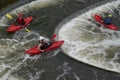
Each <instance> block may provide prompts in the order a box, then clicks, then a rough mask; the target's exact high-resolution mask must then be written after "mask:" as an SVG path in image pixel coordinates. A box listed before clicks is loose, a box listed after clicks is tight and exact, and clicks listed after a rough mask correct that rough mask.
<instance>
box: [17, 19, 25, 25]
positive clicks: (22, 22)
mask: <svg viewBox="0 0 120 80" xmlns="http://www.w3.org/2000/svg"><path fill="white" fill-rule="evenodd" d="M17 22H18V24H19V25H24V24H25V22H24V19H23V18H22V17H19V18H18V19H17Z"/></svg>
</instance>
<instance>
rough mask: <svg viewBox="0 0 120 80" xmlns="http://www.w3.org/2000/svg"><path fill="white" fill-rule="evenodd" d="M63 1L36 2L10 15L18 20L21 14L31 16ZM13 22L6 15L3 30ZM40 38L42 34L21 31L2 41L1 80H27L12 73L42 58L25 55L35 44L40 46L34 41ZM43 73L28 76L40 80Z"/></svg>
mask: <svg viewBox="0 0 120 80" xmlns="http://www.w3.org/2000/svg"><path fill="white" fill-rule="evenodd" d="M61 1H64V0H36V1H33V2H31V3H28V4H25V5H23V6H21V7H16V9H14V10H11V12H9V14H11V16H12V17H13V18H17V15H18V14H19V13H22V14H30V13H31V12H34V11H36V10H39V9H42V8H45V7H49V6H52V5H56V4H57V3H59V2H61ZM13 20H14V19H9V18H7V17H6V16H5V15H4V16H3V17H1V18H0V26H2V28H4V27H8V25H9V24H8V23H11V22H12V21H13ZM10 21H11V22H10ZM2 35H4V34H2ZM39 37H40V34H39V33H37V32H35V31H31V32H29V33H27V32H25V33H24V31H22V30H21V31H18V32H16V33H15V34H14V35H13V39H0V80H8V79H10V80H25V79H23V78H21V77H19V76H16V75H12V73H14V72H15V71H16V70H17V69H19V68H20V67H22V66H23V65H24V66H25V65H27V64H26V61H27V60H29V61H33V60H34V61H37V60H38V59H41V58H42V57H41V55H39V56H38V55H37V56H29V55H25V53H24V51H25V50H26V49H28V48H31V47H33V45H35V44H38V43H34V41H35V42H36V40H38V38H39ZM28 43H29V44H28ZM57 53H58V51H56V52H54V54H52V55H47V57H46V58H49V57H53V56H54V55H56V54H57ZM43 72H45V70H41V71H35V73H36V74H35V76H33V75H31V73H29V74H27V75H29V79H30V80H33V79H35V80H36V79H39V77H40V75H41V74H42V73H43Z"/></svg>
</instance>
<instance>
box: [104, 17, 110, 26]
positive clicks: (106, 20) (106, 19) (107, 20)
mask: <svg viewBox="0 0 120 80" xmlns="http://www.w3.org/2000/svg"><path fill="white" fill-rule="evenodd" d="M104 23H105V24H107V25H109V24H111V23H112V19H111V18H105V19H104Z"/></svg>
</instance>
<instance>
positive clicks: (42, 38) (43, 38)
mask: <svg viewBox="0 0 120 80" xmlns="http://www.w3.org/2000/svg"><path fill="white" fill-rule="evenodd" d="M39 40H45V41H49V39H47V38H45V37H42V36H40V37H39Z"/></svg>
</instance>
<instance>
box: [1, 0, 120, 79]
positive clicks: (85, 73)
mask: <svg viewBox="0 0 120 80" xmlns="http://www.w3.org/2000/svg"><path fill="white" fill-rule="evenodd" d="M83 1H85V0H83ZM99 1H100V0H86V1H85V3H83V2H80V1H77V0H65V1H63V2H62V1H61V2H59V3H58V4H57V5H52V6H49V7H45V8H41V9H39V10H38V9H36V10H34V11H33V10H29V14H25V15H24V16H28V15H33V17H34V21H33V22H32V23H31V25H30V26H29V27H28V28H29V29H30V30H31V31H36V32H37V33H39V34H40V35H43V36H46V37H48V38H50V37H51V36H52V34H53V33H54V30H55V28H56V26H57V25H58V24H59V23H60V22H61V21H62V20H64V19H65V18H66V17H68V16H69V15H71V14H73V13H75V12H77V11H79V10H83V9H84V8H86V7H88V6H90V5H94V4H95V3H97V2H99ZM102 1H103V0H102ZM3 33H5V34H3ZM2 34H3V37H5V38H6V37H8V38H10V39H11V38H13V36H14V34H12V35H8V34H7V33H6V32H5V31H2ZM23 50H24V49H22V50H21V51H20V52H17V51H16V52H15V53H17V54H20V55H19V56H23V55H24V51H23ZM18 51H19V50H18ZM17 56H18V55H17ZM25 57H26V56H25ZM19 58H20V59H18V58H17V59H18V61H17V60H16V63H18V62H19V60H22V59H24V58H23V57H19ZM34 58H36V59H34ZM26 59H27V58H26ZM13 60H14V59H13ZM11 63H12V62H11ZM6 74H7V72H6ZM11 74H12V75H14V76H15V77H17V78H18V80H119V79H120V75H119V74H118V73H114V72H109V71H106V70H102V69H99V68H96V67H93V66H90V65H87V64H84V63H82V62H79V61H76V60H74V59H72V58H70V57H68V56H67V55H65V54H64V53H63V52H62V50H61V49H60V50H59V51H58V52H57V51H54V52H50V53H45V54H42V55H37V56H35V57H31V58H28V59H27V60H25V61H23V63H22V64H21V65H20V66H19V67H18V68H17V69H15V70H13V71H12V73H11ZM1 77H2V79H3V77H5V76H3V75H2V76H1ZM12 79H13V78H12ZM6 80H11V79H10V78H7V79H6ZM15 80H17V79H15Z"/></svg>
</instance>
